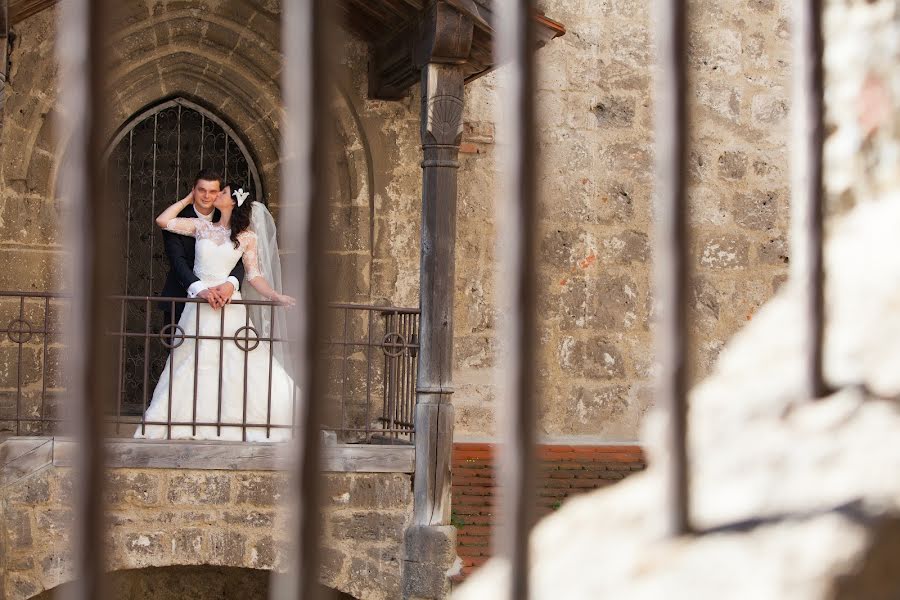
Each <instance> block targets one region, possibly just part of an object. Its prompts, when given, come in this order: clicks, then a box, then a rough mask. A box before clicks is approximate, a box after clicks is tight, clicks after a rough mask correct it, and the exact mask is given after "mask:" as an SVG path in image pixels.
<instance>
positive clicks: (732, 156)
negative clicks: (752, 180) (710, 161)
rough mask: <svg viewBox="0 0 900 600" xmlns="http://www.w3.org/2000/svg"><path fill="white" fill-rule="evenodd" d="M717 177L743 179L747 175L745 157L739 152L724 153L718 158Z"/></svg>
mask: <svg viewBox="0 0 900 600" xmlns="http://www.w3.org/2000/svg"><path fill="white" fill-rule="evenodd" d="M718 169H719V170H718V172H719V177H721V178H723V179H730V180H738V179H743V178H744V176H745V175H746V174H747V155H746V154H745V153H743V152H741V151H737V150H736V151H725V152H723V153H722V154H720V155H719V158H718Z"/></svg>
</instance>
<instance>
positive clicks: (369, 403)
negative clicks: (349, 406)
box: [366, 311, 372, 443]
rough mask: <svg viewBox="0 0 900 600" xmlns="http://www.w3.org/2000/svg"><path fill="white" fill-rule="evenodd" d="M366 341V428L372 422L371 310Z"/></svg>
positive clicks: (367, 436)
mask: <svg viewBox="0 0 900 600" xmlns="http://www.w3.org/2000/svg"><path fill="white" fill-rule="evenodd" d="M368 316H369V319H368V320H369V328H368V331H369V333H368V340H369V341H368V343H367V344H366V428H368V427H369V423H371V422H372V414H371V413H372V312H371V311H370V312H369V313H368ZM370 441H371V439H370V434H369V433H366V442H367V443H368V442H370Z"/></svg>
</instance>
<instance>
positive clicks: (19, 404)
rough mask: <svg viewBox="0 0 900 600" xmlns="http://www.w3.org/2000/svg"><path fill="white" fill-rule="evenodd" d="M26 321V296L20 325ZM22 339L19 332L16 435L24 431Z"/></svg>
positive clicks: (22, 302) (20, 300)
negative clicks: (21, 427)
mask: <svg viewBox="0 0 900 600" xmlns="http://www.w3.org/2000/svg"><path fill="white" fill-rule="evenodd" d="M24 321H25V296H22V297H21V298H19V323H20V325H19V327H20V328H22V323H23V322H24ZM22 340H23V335H22V334H19V336H18V342H17V343H16V346H18V364H17V366H16V380H17V383H16V435H22V432H21V431H20V429H19V417H20V416H21V411H22Z"/></svg>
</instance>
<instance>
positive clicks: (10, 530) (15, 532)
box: [5, 508, 34, 550]
mask: <svg viewBox="0 0 900 600" xmlns="http://www.w3.org/2000/svg"><path fill="white" fill-rule="evenodd" d="M5 521H6V524H5V527H6V535H7V536H8V545H9V547H10V548H13V549H16V550H22V549H25V548H30V547H31V544H32V543H33V541H34V540H33V538H32V535H31V511H30V510H27V509H24V508H23V509H16V510H10V511H8V512H7V513H6V515H5Z"/></svg>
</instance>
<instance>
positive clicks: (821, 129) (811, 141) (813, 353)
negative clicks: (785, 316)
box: [791, 0, 828, 398]
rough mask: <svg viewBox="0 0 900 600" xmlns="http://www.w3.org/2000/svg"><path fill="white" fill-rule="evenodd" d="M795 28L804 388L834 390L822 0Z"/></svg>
mask: <svg viewBox="0 0 900 600" xmlns="http://www.w3.org/2000/svg"><path fill="white" fill-rule="evenodd" d="M794 10H795V19H794V23H795V28H796V29H795V34H794V64H795V67H794V103H793V108H792V109H791V110H792V112H793V113H794V140H795V142H794V152H793V161H792V164H793V165H794V167H793V186H792V187H793V190H794V193H793V195H792V201H791V207H792V213H793V214H792V216H793V225H792V232H791V233H792V237H793V242H792V246H793V247H792V249H791V250H792V252H791V254H792V256H791V266H792V271H793V273H792V275H793V276H794V277H796V278H797V280H798V282H799V283H800V289H801V290H803V303H804V305H805V306H804V307H805V309H806V310H805V311H804V321H803V323H802V325H801V327H802V329H803V335H804V337H805V338H806V339H805V340H804V341H805V344H804V348H803V394H804V396H805V397H807V398H822V397H823V396H825V395H826V394H827V393H828V386H827V384H826V382H825V375H824V373H823V366H822V346H823V339H824V329H825V300H824V297H825V293H824V279H825V275H824V259H823V256H822V241H823V218H824V215H823V211H824V206H823V205H824V190H823V183H822V161H823V157H822V145H823V143H824V140H825V120H824V113H825V106H824V94H825V89H824V72H823V67H822V52H823V46H824V42H823V40H822V0H798V2H796V4H795V9H794Z"/></svg>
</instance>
